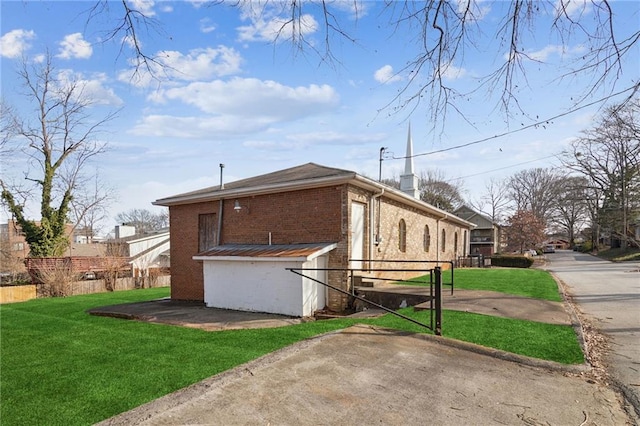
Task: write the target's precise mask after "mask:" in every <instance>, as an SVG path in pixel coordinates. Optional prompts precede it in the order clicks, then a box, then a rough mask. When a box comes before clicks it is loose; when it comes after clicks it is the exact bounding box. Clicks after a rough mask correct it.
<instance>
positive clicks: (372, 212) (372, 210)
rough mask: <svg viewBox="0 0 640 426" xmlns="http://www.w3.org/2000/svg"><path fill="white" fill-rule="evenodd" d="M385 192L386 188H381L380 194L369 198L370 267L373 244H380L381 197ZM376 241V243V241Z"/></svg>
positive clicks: (370, 264)
mask: <svg viewBox="0 0 640 426" xmlns="http://www.w3.org/2000/svg"><path fill="white" fill-rule="evenodd" d="M383 194H384V188H382V189H381V190H380V193H379V194H373V195H372V196H371V198H370V199H369V269H371V266H372V260H373V246H374V245H376V246H377V245H378V244H380V240H379V237H380V197H382V195H383ZM376 200H377V201H378V220H377V221H376ZM374 223H375V225H376V226H375V240H374V226H373V224H374ZM374 241H375V243H374Z"/></svg>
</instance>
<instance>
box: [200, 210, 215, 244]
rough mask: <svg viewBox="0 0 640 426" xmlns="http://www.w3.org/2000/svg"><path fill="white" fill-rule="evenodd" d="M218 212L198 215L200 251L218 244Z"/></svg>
mask: <svg viewBox="0 0 640 426" xmlns="http://www.w3.org/2000/svg"><path fill="white" fill-rule="evenodd" d="M216 227H217V223H216V214H215V213H208V214H201V215H198V252H203V251H207V250H209V249H211V248H213V247H215V245H216Z"/></svg>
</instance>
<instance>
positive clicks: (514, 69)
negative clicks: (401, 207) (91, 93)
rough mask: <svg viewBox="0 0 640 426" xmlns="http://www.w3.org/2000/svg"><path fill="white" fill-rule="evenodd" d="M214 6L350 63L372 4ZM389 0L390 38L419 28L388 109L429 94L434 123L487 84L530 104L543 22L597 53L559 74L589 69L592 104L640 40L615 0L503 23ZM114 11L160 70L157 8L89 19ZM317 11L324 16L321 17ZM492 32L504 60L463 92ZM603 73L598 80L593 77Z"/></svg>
mask: <svg viewBox="0 0 640 426" xmlns="http://www.w3.org/2000/svg"><path fill="white" fill-rule="evenodd" d="M338 3H339V4H338ZM576 3H579V4H577V5H576ZM204 4H205V5H208V6H213V5H216V6H217V7H223V6H219V5H220V4H223V5H225V6H229V5H231V6H234V7H237V8H238V9H240V10H241V12H242V13H243V15H244V16H255V17H257V18H264V19H267V17H272V16H275V18H273V20H272V21H271V22H272V24H273V27H274V28H275V31H276V34H275V36H274V37H273V38H274V39H275V40H276V42H281V41H283V40H286V41H288V42H290V43H291V44H292V46H293V48H294V49H297V51H298V52H301V53H304V52H307V51H310V52H313V54H317V55H318V57H319V58H320V60H321V61H323V62H328V63H332V64H335V63H339V62H340V60H339V58H338V57H336V56H334V53H333V49H332V47H331V46H332V43H334V42H335V41H336V39H339V40H347V41H348V42H354V43H356V38H357V37H356V36H355V35H354V34H353V32H354V31H356V28H357V27H356V26H355V23H357V21H358V19H357V18H358V17H359V15H360V10H361V7H362V3H361V2H360V1H359V0H353V1H351V2H334V1H329V0H318V1H300V0H292V1H288V2H281V1H268V0H238V1H236V2H234V3H229V2H223V1H217V0H216V1H210V2H204ZM384 4H385V7H384V10H383V11H382V12H380V13H379V14H378V17H379V18H380V19H387V20H388V23H387V27H388V28H389V30H390V31H391V32H392V34H391V35H390V36H391V37H393V36H398V37H406V35H407V34H411V35H413V36H414V37H413V40H414V42H415V45H416V47H417V49H418V50H417V53H416V54H415V56H414V57H413V58H406V60H405V61H403V62H404V63H405V64H406V65H405V66H404V68H403V69H402V70H400V71H399V72H398V73H399V74H402V75H403V76H405V77H406V85H405V86H404V88H403V89H401V90H400V91H399V92H398V94H397V96H396V97H395V99H393V100H392V101H391V102H390V103H389V105H387V106H388V107H392V105H395V107H392V108H398V109H403V108H409V109H411V108H414V107H416V106H417V105H418V104H419V103H420V102H421V100H422V99H423V98H425V99H429V101H430V102H429V105H430V106H431V108H430V115H431V118H432V121H433V122H434V123H437V122H441V121H442V120H443V119H444V117H446V111H447V110H448V108H450V107H453V109H454V110H457V108H458V106H459V104H458V100H459V99H466V98H468V97H469V96H472V95H475V94H478V93H477V92H480V91H481V90H484V93H492V92H500V93H501V97H500V105H501V108H502V109H503V110H504V112H505V113H506V114H507V115H509V114H510V113H511V112H512V110H515V111H513V112H519V111H521V107H520V104H519V96H520V93H521V92H522V90H523V88H526V87H527V86H528V84H527V78H526V77H527V73H528V72H529V70H530V68H528V65H529V64H535V65H536V66H541V65H542V62H541V61H540V60H538V59H537V58H536V57H535V55H532V54H531V53H530V51H529V50H528V49H527V47H528V40H530V34H529V33H534V32H535V30H536V29H540V28H544V29H545V30H547V29H548V31H547V32H549V33H550V35H551V36H555V37H557V38H558V39H560V40H562V41H563V42H565V41H567V40H572V41H573V40H575V41H577V42H578V43H581V44H582V45H583V46H584V50H585V52H587V53H585V54H583V55H581V56H580V57H579V58H577V59H576V60H575V61H567V64H566V68H565V69H563V70H561V71H560V72H559V74H558V75H557V77H558V78H570V77H576V76H580V75H586V76H588V77H589V81H590V82H591V83H589V84H587V85H586V86H585V87H581V88H579V89H576V90H579V92H575V93H573V96H572V97H571V98H572V100H573V101H575V104H577V105H580V104H581V103H585V102H586V97H587V96H589V95H591V94H593V93H594V92H595V91H596V90H597V89H600V88H602V87H607V88H610V89H613V88H614V87H615V86H616V83H619V77H620V76H621V75H623V71H624V66H625V59H626V58H627V57H628V56H629V55H631V54H633V51H634V50H635V46H636V45H637V44H638V41H639V40H640V30H639V29H638V27H637V26H636V27H635V28H620V27H621V26H620V25H616V23H617V22H618V19H619V18H618V15H616V13H615V3H614V2H611V1H608V0H602V1H598V2H596V1H592V2H584V3H582V2H571V1H568V0H560V1H557V0H514V1H510V2H504V3H499V4H500V5H501V6H504V7H503V10H501V11H500V13H502V15H501V16H502V19H501V20H500V22H498V24H497V25H496V22H495V21H494V20H486V19H483V18H484V15H485V13H486V7H487V5H486V3H483V2H480V1H475V0H468V1H455V2H454V1H410V0H405V1H395V0H385V2H384ZM349 5H350V6H351V8H352V12H353V15H355V17H356V19H355V20H352V19H350V18H342V17H341V16H340V15H339V14H338V13H337V11H338V9H337V8H338V7H341V8H344V7H345V6H349ZM201 10H202V11H203V14H204V13H206V12H205V11H206V10H207V9H206V8H204V7H203V8H201ZM104 14H107V15H108V16H109V18H111V21H110V22H111V24H112V25H111V27H110V28H109V30H108V31H107V33H106V34H105V37H104V39H105V40H111V39H114V40H123V42H122V48H121V52H125V51H128V49H129V48H131V51H132V56H133V58H134V62H135V63H136V64H137V65H136V70H140V69H143V70H146V71H154V70H158V69H162V67H165V66H166V65H165V63H164V62H163V60H162V58H161V57H156V56H154V55H153V54H150V53H148V52H146V51H145V50H144V49H143V46H144V44H143V42H142V41H143V39H144V37H145V36H148V35H149V32H150V31H151V32H155V33H157V34H160V35H163V36H166V37H167V38H169V37H170V36H169V35H166V34H163V30H162V26H161V23H160V22H159V21H157V20H156V19H154V18H153V16H152V14H151V13H149V12H147V11H146V10H145V9H144V8H142V7H139V4H138V2H134V1H130V0H122V1H121V2H117V3H116V2H113V3H111V2H108V1H107V0H100V1H97V2H96V3H95V6H94V7H93V8H92V9H91V11H90V12H89V22H91V21H97V17H98V16H102V15H104ZM310 17H313V18H310ZM550 17H551V19H550ZM315 18H318V19H319V20H320V22H319V23H318V22H316V20H315ZM352 25H353V26H352ZM315 29H319V30H320V31H321V36H320V37H313V38H311V36H310V35H309V34H312V33H315ZM485 36H486V37H490V36H493V38H494V39H495V40H497V42H498V43H497V46H499V47H498V51H496V52H493V53H495V54H494V55H493V56H494V58H495V59H496V65H495V66H494V68H493V69H491V70H490V71H489V72H488V73H487V75H485V76H484V77H482V78H481V80H480V82H479V83H480V84H479V85H478V86H477V88H476V89H474V90H473V91H471V92H468V93H463V92H460V91H459V90H458V89H457V88H456V87H455V86H453V85H452V83H448V82H447V76H448V75H450V74H451V73H452V72H455V70H456V69H457V67H461V66H462V65H463V64H464V56H465V52H466V51H468V50H471V49H474V50H479V49H480V47H479V46H477V40H478V39H479V38H481V37H485ZM484 53H485V54H486V53H488V52H484ZM629 62H631V65H629V66H631V67H633V66H635V64H634V63H633V61H629ZM632 71H633V69H632ZM594 76H596V77H595V78H593V77H594ZM639 89H640V82H639V81H638V80H635V81H634V82H631V83H630V86H629V87H626V88H624V89H623V90H622V91H623V92H624V91H626V92H628V93H630V96H631V95H632V94H633V93H635V92H637V91H638V90H639ZM611 92H613V90H611ZM484 93H480V94H479V95H480V96H482V95H484ZM572 106H573V105H572Z"/></svg>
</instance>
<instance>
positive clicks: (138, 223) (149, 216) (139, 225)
mask: <svg viewBox="0 0 640 426" xmlns="http://www.w3.org/2000/svg"><path fill="white" fill-rule="evenodd" d="M116 221H117V222H118V223H122V224H126V225H131V226H135V228H136V234H146V233H149V232H153V231H159V230H161V229H163V228H166V227H168V226H169V214H168V212H167V211H166V210H163V211H162V212H160V213H153V212H152V211H150V210H147V209H131V210H128V211H126V212H121V213H118V214H117V215H116Z"/></svg>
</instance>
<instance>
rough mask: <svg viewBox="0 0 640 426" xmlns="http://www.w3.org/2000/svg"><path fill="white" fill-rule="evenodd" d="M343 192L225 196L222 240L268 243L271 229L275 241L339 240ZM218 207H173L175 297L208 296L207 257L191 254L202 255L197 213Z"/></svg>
mask: <svg viewBox="0 0 640 426" xmlns="http://www.w3.org/2000/svg"><path fill="white" fill-rule="evenodd" d="M344 192H345V187H344V186H330V187H326V188H317V189H309V190H301V191H290V192H284V193H278V194H267V195H258V196H253V197H240V198H230V199H227V200H224V202H223V213H222V217H223V224H222V232H221V235H220V244H268V243H269V233H271V243H272V244H298V243H314V242H339V241H341V240H342V238H343V233H342V228H343V217H342V213H341V212H342V209H343V206H342V198H343V193H344ZM236 200H237V201H238V203H239V204H240V206H241V207H242V208H241V209H240V210H239V211H237V210H235V209H234V206H235V201H236ZM218 210H219V204H218V201H214V202H208V203H195V204H189V205H180V206H172V207H170V208H169V214H170V224H171V297H172V298H173V299H178V300H200V301H202V300H204V278H203V272H202V262H200V261H195V260H193V259H192V257H193V256H194V255H196V254H198V216H199V215H200V214H207V213H215V214H216V215H217V214H219V211H218ZM332 259H333V260H334V261H335V256H330V260H329V263H330V266H329V267H334V266H332V265H331V262H332Z"/></svg>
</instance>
